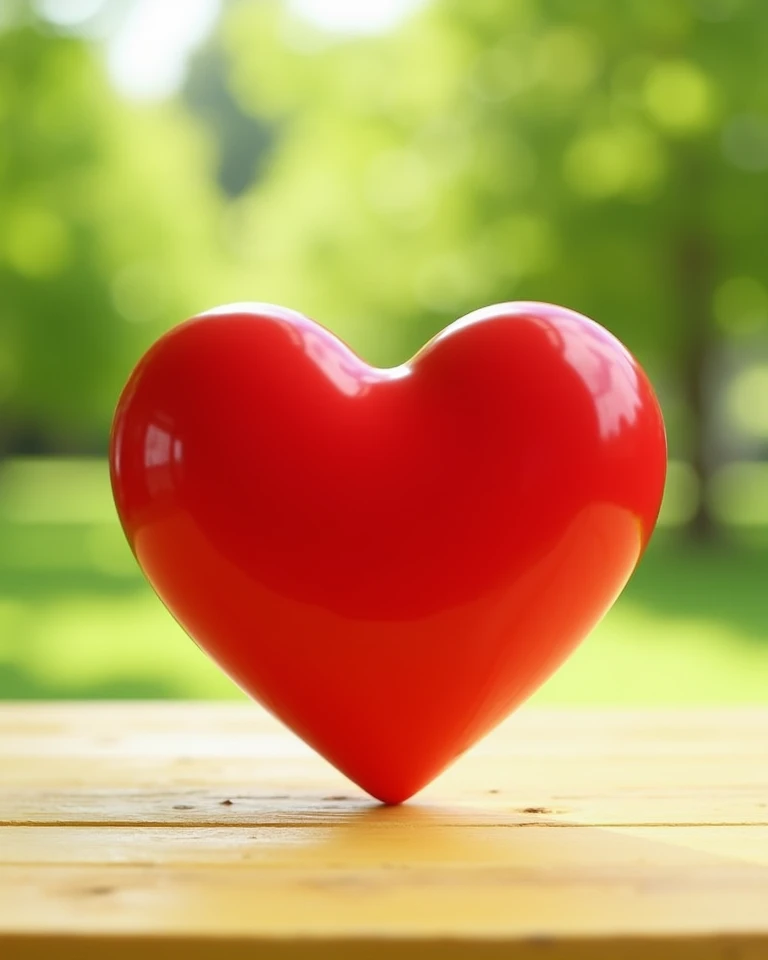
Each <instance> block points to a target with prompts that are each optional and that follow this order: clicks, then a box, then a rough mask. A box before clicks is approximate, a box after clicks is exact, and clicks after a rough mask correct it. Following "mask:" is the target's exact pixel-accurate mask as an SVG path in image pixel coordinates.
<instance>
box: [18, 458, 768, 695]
mask: <svg viewBox="0 0 768 960" xmlns="http://www.w3.org/2000/svg"><path fill="white" fill-rule="evenodd" d="M51 470H53V471H54V472H53V473H51ZM46 471H48V472H46ZM766 555H767V554H766V547H765V545H764V544H763V542H762V540H761V538H760V537H759V536H756V537H753V538H752V540H751V541H750V540H749V538H747V537H744V536H742V538H741V540H740V542H739V544H738V545H736V544H732V545H730V546H728V547H725V546H723V547H720V548H718V549H714V548H712V549H708V550H704V549H698V550H695V549H691V548H687V547H686V546H685V545H683V544H681V543H679V542H678V541H676V540H675V539H674V537H673V536H672V535H671V534H670V533H668V532H664V531H661V532H660V533H659V534H658V535H657V537H656V538H655V539H654V542H653V544H652V546H651V548H650V550H649V551H648V554H647V555H646V557H645V558H644V560H643V562H642V564H641V566H640V568H639V569H638V571H637V573H636V574H635V576H634V578H633V579H632V581H631V583H630V585H629V586H628V588H627V590H626V591H625V593H624V595H623V596H622V598H621V599H620V600H619V602H618V603H617V605H616V607H615V608H614V609H613V610H612V611H611V612H610V614H609V615H608V616H607V617H606V618H605V620H604V621H603V622H602V623H601V624H600V626H599V627H598V628H597V629H596V630H595V632H594V633H593V634H592V636H591V637H590V638H589V639H588V640H587V641H586V642H585V643H584V644H583V645H582V647H581V648H580V649H579V650H578V651H577V652H576V653H575V654H574V656H573V657H572V658H571V659H570V660H569V661H568V663H567V664H566V665H565V666H564V667H563V668H562V669H561V670H560V671H559V672H558V673H557V674H556V676H555V677H554V678H552V680H550V682H549V683H547V684H546V685H545V686H544V688H543V689H542V690H541V691H540V693H539V694H537V696H536V698H535V699H536V700H537V701H538V702H541V703H553V704H576V703H594V704H622V703H623V704H651V703H665V704H678V703H680V704H682V703H689V704H691V703H698V704H716V703H745V702H752V703H755V702H766V700H767V699H768V597H767V596H766V590H765V586H764V584H765V574H766V569H767V568H768V565H766ZM239 696H241V694H240V693H239V692H238V691H237V690H236V689H235V688H234V686H233V685H232V684H231V683H230V682H229V681H228V680H227V679H226V678H225V677H224V676H223V675H222V674H221V672H220V671H219V670H218V668H216V667H215V666H214V665H213V664H212V663H210V662H209V661H208V659H207V658H206V657H205V656H204V655H203V654H202V653H201V652H200V651H199V650H198V649H197V647H196V646H195V645H194V644H193V643H192V642H191V641H190V640H189V639H188V638H187V637H186V636H185V635H184V633H183V632H182V630H181V629H180V628H179V627H178V626H177V625H176V624H175V622H174V621H173V620H172V619H171V617H170V616H169V615H168V613H167V612H166V611H165V610H164V608H163V607H162V605H161V604H160V602H159V601H158V600H157V599H156V598H155V597H154V595H153V594H152V592H151V591H150V589H149V587H148V586H147V585H146V584H145V583H144V581H143V580H142V578H141V576H140V575H139V573H138V570H137V569H136V566H135V564H134V561H133V558H132V557H131V555H130V552H129V550H128V548H127V546H126V544H125V542H124V540H123V538H122V534H121V532H120V530H119V528H118V526H117V522H116V520H115V519H114V513H113V510H112V506H111V502H110V499H109V491H108V487H107V482H106V473H105V469H104V465H103V464H102V463H100V462H98V461H96V462H92V463H85V464H83V463H70V464H66V463H64V464H56V465H55V467H50V465H49V467H46V468H43V467H42V466H40V465H38V464H26V465H25V464H21V465H18V464H17V465H14V466H13V469H12V470H10V471H6V474H5V476H4V477H3V478H2V482H0V698H9V699H23V698H40V697H42V698H53V697H66V698H69V697H72V698H102V697H126V698H128V697H192V698H198V697H199V698H222V697H239Z"/></svg>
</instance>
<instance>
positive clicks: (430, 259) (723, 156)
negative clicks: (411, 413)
mask: <svg viewBox="0 0 768 960" xmlns="http://www.w3.org/2000/svg"><path fill="white" fill-rule="evenodd" d="M222 42H223V43H224V45H225V47H226V49H227V50H228V51H229V53H230V55H231V58H232V64H233V65H232V71H231V88H232V90H233V93H234V95H235V96H236V97H237V98H238V99H239V102H240V103H241V105H242V106H243V108H244V109H246V110H250V111H251V112H252V113H253V114H254V115H256V116H260V117H269V118H270V119H271V120H273V121H274V122H275V123H278V124H280V128H281V130H282V138H281V141H280V144H279V147H278V149H277V152H276V153H275V155H274V156H273V160H272V164H271V168H270V171H269V173H268V176H267V178H266V180H264V181H261V182H259V183H258V184H257V185H256V186H255V187H254V189H253V191H252V193H251V195H250V197H249V198H248V199H247V201H246V202H244V203H243V204H242V205H241V208H240V227H241V231H242V233H241V238H242V239H241V243H240V246H241V248H242V250H243V251H245V256H247V262H248V264H249V266H250V268H251V269H252V272H253V277H254V289H255V290H256V291H257V292H258V296H259V299H274V300H278V301H286V302H288V303H291V304H292V305H294V306H296V307H298V308H300V309H303V310H305V311H307V312H309V313H311V314H313V315H315V316H316V317H317V318H318V319H321V320H322V321H324V322H326V323H328V324H329V325H331V326H333V327H335V328H336V329H338V330H339V331H340V332H341V333H342V334H345V335H346V336H348V337H349V338H350V339H351V340H352V342H353V343H355V345H357V346H358V347H359V348H363V349H364V350H365V352H366V353H367V354H368V355H369V356H372V358H373V359H376V360H380V361H392V362H395V361H399V360H401V359H402V358H403V357H404V356H405V355H407V354H408V353H409V352H410V351H411V350H413V349H414V348H415V347H417V346H418V345H419V344H420V343H421V342H422V341H423V339H424V338H425V337H427V336H428V335H430V334H431V333H433V332H434V331H436V330H437V329H438V328H440V327H441V326H442V325H443V324H445V323H446V322H448V321H449V320H451V319H452V318H453V317H455V316H456V315H458V314H460V313H462V312H464V311H467V310H470V309H473V308H475V307H477V306H480V305H483V304H485V303H488V302H494V301H502V300H509V299H542V300H554V301H558V302H562V303H565V304H568V305H570V306H572V307H574V308H576V309H579V310H582V311H583V312H585V313H587V314H589V315H591V316H593V317H595V319H597V320H599V321H600V322H602V323H603V324H605V325H606V326H608V327H609V328H610V329H612V330H614V332H616V333H617V335H619V336H620V337H622V339H624V340H625V342H626V343H627V344H628V345H629V346H630V348H632V349H633V350H634V351H635V352H636V353H637V354H638V355H639V356H640V358H641V359H642V360H643V361H644V362H646V363H647V364H648V365H649V366H650V368H651V369H652V371H653V372H654V373H655V374H656V376H657V378H659V379H660V380H661V381H662V385H664V384H665V383H666V384H668V385H671V386H674V385H675V384H676V383H677V384H679V382H680V381H681V379H682V378H683V376H684V367H685V365H686V364H687V363H688V362H689V360H690V358H691V355H692V353H693V352H694V350H695V345H694V341H695V340H698V339H701V338H702V337H705V339H706V340H707V341H716V340H717V338H718V336H720V335H725V334H728V335H735V333H736V332H737V330H738V328H739V327H742V328H744V327H745V324H744V318H745V316H746V315H747V314H748V313H749V307H748V305H746V304H745V303H743V302H741V301H740V300H739V297H736V296H735V293H744V294H745V295H746V294H749V297H747V299H750V303H752V301H756V302H757V301H760V304H761V305H762V304H763V301H764V293H765V288H764V282H765V266H764V262H763V253H762V251H763V250H764V249H765V246H766V243H767V242H768V220H766V218H765V216H764V214H763V207H764V203H762V202H761V200H763V199H764V198H765V196H766V174H767V171H768V80H766V74H765V71H764V70H763V69H762V66H761V64H762V61H763V51H764V50H765V49H766V45H767V44H768V5H766V4H764V3H761V2H760V0H633V2H626V3H615V2H614V0H583V2H579V3H572V2H570V0H473V2H472V3H466V2H463V0H436V2H434V3H432V4H431V5H430V6H428V7H427V8H426V9H425V10H423V11H422V12H420V13H417V14H416V15H415V16H414V17H413V19H412V20H411V21H410V22H409V23H408V24H406V25H405V27H404V28H403V29H402V30H401V31H399V32H397V33H395V34H393V35H391V36H385V37H377V38H372V39H371V38H366V39H355V40H346V39H338V38H337V39H333V38H328V37H323V36H322V35H321V34H319V33H317V32H316V31H315V32H313V31H312V30H311V29H310V28H309V27H307V26H303V25H301V24H300V23H299V22H298V21H296V20H293V19H292V18H291V16H290V14H289V12H287V11H286V9H285V7H284V6H282V5H280V4H277V3H271V4H270V3H260V4H251V3H247V2H242V3H240V4H239V5H237V6H236V7H235V8H234V9H233V11H232V13H231V14H230V16H229V19H228V21H227V24H226V26H225V30H224V32H223V39H222ZM734 280H735V281H736V287H738V290H737V289H736V288H732V291H731V292H734V297H731V298H730V300H729V299H728V297H725V298H724V295H723V293H722V291H723V285H725V289H726V291H727V290H728V289H729V288H728V286H727V285H728V284H729V283H731V284H732V283H733V281H734ZM718 297H720V300H721V301H722V302H723V303H725V307H724V309H723V310H721V311H720V315H719V318H718V319H719V320H721V321H722V329H721V330H720V331H719V332H718V329H717V328H715V326H714V325H713V324H712V323H711V322H710V315H711V313H712V303H713V300H716V299H717V298H718ZM761 298H762V299H761ZM753 306H754V305H753ZM760 309H762V306H761V307H760ZM752 313H753V315H754V314H755V310H754V309H753V310H752ZM763 313H764V311H763ZM761 317H762V314H761ZM746 326H749V325H748V324H746ZM753 328H754V324H753V327H752V328H750V329H752V332H754V330H753ZM673 419H674V417H673Z"/></svg>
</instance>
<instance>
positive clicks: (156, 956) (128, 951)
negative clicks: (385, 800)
mask: <svg viewBox="0 0 768 960" xmlns="http://www.w3.org/2000/svg"><path fill="white" fill-rule="evenodd" d="M224 951H225V952H226V957H227V960H253V958H254V957H258V958H259V960H361V958H365V960H394V958H397V960H502V958H503V960H617V958H618V957H621V958H622V960H648V957H649V956H652V957H653V958H654V960H764V958H765V957H766V956H768V934H766V933H748V932H744V933H740V934H721V935H712V936H684V935H680V936H644V935H643V934H641V933H638V934H636V935H629V936H619V937H572V938H568V939H565V940H563V939H557V938H554V937H550V936H546V935H541V936H534V937H527V938H520V939H518V940H514V941H510V940H500V939H492V938H488V939H484V938H471V939H445V938H435V939H431V938H430V939H426V938H407V937H393V938H382V937H376V938H366V937H355V938H349V939H347V938H344V939H338V938H309V937H301V936H297V937H293V938H290V939H289V938H279V939H278V938H256V937H254V938H239V937H238V938H221V937H215V938H214V937H163V936H141V937H136V936H118V935H113V936H87V937H83V936H70V935H57V934H49V935H44V936H38V935H10V936H5V937H2V936H0V954H1V955H2V957H3V960H39V958H40V957H42V956H55V957H56V958H57V960H104V957H105V956H109V958H110V960H135V958H136V956H138V955H140V956H141V957H142V960H176V958H177V957H179V956H183V957H184V960H221V956H222V953H223V952H224Z"/></svg>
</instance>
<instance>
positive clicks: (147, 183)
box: [0, 5, 225, 455]
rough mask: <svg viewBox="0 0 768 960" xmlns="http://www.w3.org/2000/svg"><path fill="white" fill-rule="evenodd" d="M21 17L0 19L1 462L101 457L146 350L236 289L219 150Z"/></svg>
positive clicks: (86, 50) (86, 48)
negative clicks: (228, 279) (219, 185)
mask: <svg viewBox="0 0 768 960" xmlns="http://www.w3.org/2000/svg"><path fill="white" fill-rule="evenodd" d="M19 11H20V12H19V13H18V14H17V19H18V20H22V21H24V22H17V24H16V26H11V25H6V27H5V29H4V30H3V29H2V27H0V143H2V144H3V150H2V152H1V153H0V211H2V234H1V235H0V291H1V293H0V402H1V403H2V406H3V414H2V420H1V422H0V455H1V454H2V453H3V452H43V451H62V452H64V451H65V452H88V451H95V450H103V449H104V444H105V439H106V433H107V427H108V424H109V420H110V418H111V413H112V410H113V407H114V403H115V401H116V398H117V394H118V392H119V389H120V387H121V386H122V383H123V382H124V379H125V377H126V376H127V375H128V373H129V372H130V369H131V367H132V366H133V364H134V363H135V362H136V360H137V359H138V357H139V355H140V353H141V351H142V350H143V349H144V348H145V347H146V346H148V345H149V343H150V342H151V340H152V339H154V338H155V337H156V336H157V335H158V334H159V333H160V332H161V330H163V329H165V328H167V327H168V326H170V325H171V324H173V323H175V322H177V321H179V320H181V319H183V318H184V317H185V316H187V315H188V314H189V313H191V312H194V311H197V310H199V309H201V308H203V307H205V306H208V305H211V304H213V303H215V302H216V301H217V300H218V298H219V297H220V295H221V294H222V293H223V291H224V289H225V286H224V284H223V283H221V284H220V283H219V281H220V280H221V276H222V266H221V264H222V256H221V253H220V246H221V244H220V243H219V242H218V241H219V235H218V234H219V213H220V200H219V196H218V193H217V191H216V189H215V186H214V185H213V182H212V181H213V178H212V176H210V175H209V173H208V168H209V167H210V166H212V164H213V162H214V156H213V150H212V149H211V147H210V145H209V144H208V143H207V142H206V141H205V140H204V139H203V138H202V137H201V135H200V134H199V133H198V132H197V131H196V130H195V129H194V128H193V126H192V125H191V124H190V123H189V122H188V121H187V120H186V119H185V117H184V116H183V115H182V114H180V112H179V111H178V110H177V109H176V108H173V107H172V106H167V105H166V106H159V107H151V108H149V107H142V108H139V107H131V106H129V105H127V104H125V103H123V102H122V101H121V100H120V99H119V98H118V96H117V95H116V94H115V93H114V92H113V91H112V90H111V88H110V86H109V84H108V83H107V81H106V78H105V76H104V73H103V70H102V67H101V64H100V60H99V58H98V56H97V51H96V50H95V49H94V48H93V47H91V46H90V45H88V44H86V43H85V42H84V41H82V40H79V39H77V38H75V37H73V36H65V35H62V34H60V33H57V32H55V31H54V29H53V28H52V27H50V26H48V25H46V24H45V23H44V22H42V21H40V20H38V19H36V18H33V17H32V15H31V14H29V12H28V11H27V12H26V14H24V12H23V11H21V5H19Z"/></svg>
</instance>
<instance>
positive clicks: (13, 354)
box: [0, 0, 768, 704]
mask: <svg viewBox="0 0 768 960" xmlns="http://www.w3.org/2000/svg"><path fill="white" fill-rule="evenodd" d="M767 54H768V4H767V3H765V0H622V2H620V3H617V2H616V0H579V2H578V3H574V2H573V0H471V2H470V0H431V2H430V0H422V2H418V0H369V2H367V3H363V2H355V0H282V2H279V0H231V2H226V0H184V2H177V0H39V2H30V0H1V2H0V405H1V407H0V409H1V411H2V412H1V415H0V697H5V698H40V697H42V698H46V697H110V696H114V697H222V696H224V697H226V696H239V694H238V692H237V691H236V690H235V689H234V688H233V687H232V685H231V684H230V683H229V682H228V681H227V680H226V678H224V677H223V676H222V675H220V673H219V672H218V670H217V669H216V668H215V667H213V666H212V665H211V664H209V662H208V661H207V660H206V659H205V657H204V656H203V655H202V654H201V653H199V652H198V651H197V649H196V648H195V647H194V645H193V644H192V643H191V642H190V641H189V640H188V639H187V638H186V637H185V636H184V635H183V633H182V631H181V630H180V629H179V628H178V627H177V626H176V624H175V623H174V622H173V621H172V620H171V618H170V617H169V615H168V614H167V613H166V612H165V611H164V609H163V608H162V606H161V605H160V603H159V601H157V600H156V599H155V598H154V596H153V595H152V594H151V592H150V590H149V588H148V587H147V586H146V585H145V584H144V582H143V581H142V578H141V576H140V575H139V573H138V571H137V569H136V567H135V564H134V562H133V559H132V557H131V555H130V552H129V550H128V548H127V546H126V544H125V542H124V540H123V538H122V534H121V532H120V530H119V528H118V525H117V521H116V518H115V514H114V510H113V507H112V503H111V497H110V492H109V487H108V479H107V472H106V465H105V459H104V457H105V452H106V443H107V434H108V429H109V423H110V418H111V415H112V410H113V407H114V403H115V401H116V398H117V395H118V393H119V390H120V388H121V386H122V384H123V382H124V380H125V378H126V377H127V375H128V374H129V372H130V370H131V368H132V366H133V365H134V363H135V362H136V361H137V360H138V358H139V356H140V355H141V353H142V351H143V350H144V349H145V348H146V347H147V346H148V345H149V344H150V343H151V342H152V341H153V340H154V339H155V338H156V337H157V336H158V335H159V334H160V333H161V332H162V331H163V330H165V329H167V328H168V327H170V326H172V325H173V324H175V323H177V322H179V321H180V320H182V319H184V318H185V317H186V316H188V315H190V314H192V313H196V312H198V311H200V310H202V309H205V308H208V307H211V306H214V305H216V304H219V303H226V302H236V301H245V300H260V301H272V302H277V303H282V304H285V305H286V306H290V307H293V308H295V309H298V310H301V311H303V312H305V313H308V314H309V315H311V316H313V317H315V318H316V319H318V320H320V321H321V322H323V323H324V324H325V325H326V326H329V327H330V328H332V329H333V330H335V331H336V332H338V333H339V334H340V335H341V336H343V337H344V338H346V339H347V340H348V341H349V342H350V343H351V344H352V346H353V347H355V348H356V349H357V350H358V351H359V352H360V353H362V354H363V355H364V356H365V357H366V358H367V359H369V360H370V361H372V362H377V363H381V364H391V363H396V362H399V361H402V360H404V359H405V358H406V357H407V356H409V355H410V354H411V353H412V352H413V351H414V350H415V349H416V348H418V347H419V346H420V345H421V344H422V343H423V342H424V340H425V339H427V338H428V337H429V336H430V335H431V334H433V333H434V332H436V331H437V330H438V329H440V328H441V327H442V326H444V325H445V324H447V323H448V322H450V321H451V320H453V319H454V318H455V317H457V316H459V315H461V314H462V313H465V312H467V311H469V310H472V309H474V308H476V307H479V306H482V305H485V304H486V303H491V302H496V301H503V300H512V299H537V300H549V301H555V302H560V303H563V304H566V305H568V306H570V307H573V308H575V309H578V310H580V311H582V312H584V313H587V314H588V315H590V316H592V317H594V318H595V319H596V320H598V321H599V322H601V323H602V324H604V325H605V326H607V327H608V328H609V329H611V330H612V331H613V332H615V333H616V334H617V335H618V336H619V337H621V338H622V339H623V340H624V342H625V343H626V344H627V346H629V348H630V349H631V350H632V351H633V352H634V353H635V354H636V356H637V357H638V358H639V359H640V360H641V362H642V363H643V364H644V365H645V366H646V368H647V370H648V371H649V373H650V375H651V377H652V379H653V380H654V383H655V384H656V387H657V389H658V392H659V395H660V397H661V400H662V403H663V406H664V410H665V415H666V418H667V423H668V429H669V438H670V453H671V464H670V475H669V483H668V488H667V492H666V496H665V503H664V508H663V512H662V519H661V525H660V528H659V532H658V534H657V536H656V537H655V539H654V541H653V544H652V546H651V548H650V550H649V552H648V554H647V555H646V557H645V559H644V561H643V563H642V564H641V567H640V569H639V570H638V572H637V574H636V576H635V577H634V579H633V580H632V582H631V583H630V585H629V587H628V588H627V590H626V592H625V594H624V595H623V597H622V598H621V599H620V601H619V602H618V604H617V605H616V607H615V609H614V610H613V611H612V612H611V613H610V614H609V616H608V617H607V618H606V619H605V621H604V622H603V623H602V624H601V625H600V627H599V628H598V629H597V631H596V632H595V634H594V635H593V636H592V637H591V638H590V640H589V641H588V642H587V643H586V644H585V645H584V646H583V647H582V649H581V650H580V651H579V652H577V654H576V655H575V656H574V657H573V659H572V660H571V661H570V662H569V663H568V664H567V665H566V666H565V667H564V668H563V669H562V670H561V671H560V673H559V674H558V675H557V676H556V677H555V678H554V679H553V680H552V681H551V682H550V683H549V684H547V686H546V687H545V688H544V689H543V690H542V692H541V693H540V694H539V695H538V697H537V699H539V700H540V701H545V702H556V703H589V702H592V703H639V704H642V703H658V702H663V703H721V702H757V701H762V702H765V700H766V695H767V694H768V590H766V573H768V255H767V252H768V215H767V211H768V71H766V69H765V63H766V62H767V61H766V56H767Z"/></svg>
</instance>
